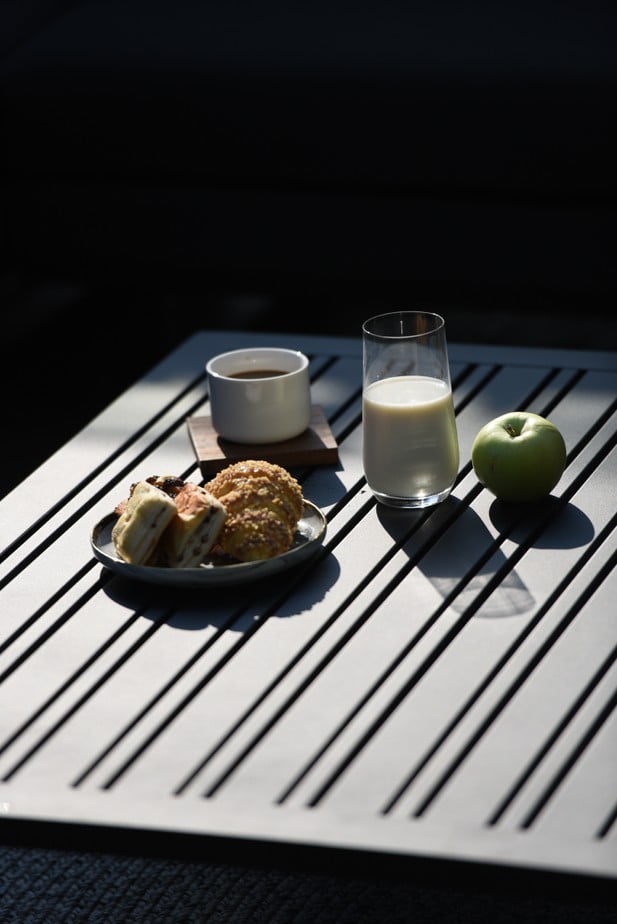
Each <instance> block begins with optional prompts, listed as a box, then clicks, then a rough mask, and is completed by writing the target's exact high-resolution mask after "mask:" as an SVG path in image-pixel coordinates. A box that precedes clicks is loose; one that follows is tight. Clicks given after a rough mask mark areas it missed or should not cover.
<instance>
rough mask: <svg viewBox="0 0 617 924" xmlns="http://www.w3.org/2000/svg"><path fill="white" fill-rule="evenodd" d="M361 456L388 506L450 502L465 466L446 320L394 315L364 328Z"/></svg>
mask: <svg viewBox="0 0 617 924" xmlns="http://www.w3.org/2000/svg"><path fill="white" fill-rule="evenodd" d="M362 341H363V354H364V355H363V391H362V444H363V446H362V454H363V462H364V473H365V475H366V480H367V482H368V486H369V488H370V489H371V491H372V492H373V494H374V495H375V497H376V498H377V500H378V501H381V502H382V503H384V504H389V505H390V506H393V507H429V506H431V505H432V504H438V503H440V501H443V500H445V499H446V497H447V496H448V495H449V493H450V491H451V490H452V486H453V485H454V481H455V479H456V475H457V472H458V465H459V450H458V437H457V432H456V421H455V418H454V405H453V402H452V390H451V383H450V367H449V364H448V349H447V343H446V328H445V323H444V319H443V318H442V317H440V316H439V315H438V314H432V313H431V312H426V311H395V312H391V313H389V314H381V315H378V316H377V317H374V318H369V320H368V321H365V322H364V324H363V326H362Z"/></svg>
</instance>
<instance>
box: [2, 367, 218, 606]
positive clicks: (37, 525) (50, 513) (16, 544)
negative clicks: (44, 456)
mask: <svg viewBox="0 0 617 924" xmlns="http://www.w3.org/2000/svg"><path fill="white" fill-rule="evenodd" d="M204 376H205V373H202V374H200V375H199V376H197V377H196V378H195V379H193V380H192V381H191V382H190V383H189V385H187V386H186V387H185V388H183V389H182V390H181V391H180V392H179V393H178V394H177V395H176V397H175V398H174V399H173V400H171V401H169V402H168V403H167V404H166V405H165V406H164V407H163V408H162V409H161V410H160V411H158V412H157V413H156V414H154V415H153V416H152V417H151V418H150V419H149V420H148V421H146V423H144V424H143V425H142V426H141V427H140V428H139V429H138V430H136V431H135V432H134V433H133V434H132V435H131V436H130V437H129V438H128V439H127V440H125V441H124V442H123V443H122V444H121V445H120V446H119V447H118V448H117V449H115V450H114V451H113V452H112V453H111V454H110V455H109V456H107V458H106V459H105V460H104V461H103V462H101V464H100V465H97V466H96V467H95V468H94V469H93V470H92V472H91V473H90V474H89V475H88V477H87V478H84V479H82V480H81V481H79V482H78V483H77V484H76V485H75V487H74V488H72V489H71V490H70V491H68V492H67V493H66V494H65V495H64V496H63V497H62V498H61V499H60V500H59V501H57V502H56V503H55V504H54V505H53V506H52V507H50V508H49V509H48V510H47V511H46V513H45V514H44V515H43V516H41V517H39V519H38V520H36V521H35V522H34V523H33V524H31V526H29V527H28V529H26V530H24V532H23V533H22V534H21V535H20V536H19V537H18V538H17V539H15V540H14V541H13V542H12V543H11V544H10V545H8V546H6V548H5V549H3V550H2V552H0V563H1V562H3V561H5V560H6V559H7V558H8V557H9V556H10V555H12V554H13V552H15V551H16V550H17V549H19V548H20V547H21V546H22V545H23V544H24V542H26V541H27V540H28V539H30V538H31V536H33V535H34V534H35V533H37V532H38V531H39V529H41V527H42V526H44V525H45V523H47V522H49V520H50V519H52V517H54V516H55V515H56V513H57V512H58V511H59V510H61V509H62V508H63V507H64V506H65V505H66V504H67V503H68V502H69V501H71V500H72V499H73V498H74V497H76V496H77V495H78V494H79V493H81V491H83V490H84V489H85V488H86V486H87V485H88V484H90V483H91V482H92V481H93V480H94V479H95V478H96V477H97V476H98V475H99V474H100V473H101V472H103V471H104V470H105V469H106V468H107V467H108V466H109V464H110V463H111V462H113V461H114V460H115V459H117V458H119V456H121V455H122V453H124V452H125V451H126V450H127V449H128V448H129V447H130V446H131V445H133V443H135V442H136V441H137V440H138V439H139V438H140V437H141V436H143V434H144V433H147V431H148V430H149V429H150V428H151V427H152V426H153V425H154V424H155V423H156V422H157V421H158V420H160V419H161V418H162V417H163V416H164V415H165V414H166V413H167V412H168V411H169V410H170V408H172V407H173V406H174V404H177V403H178V401H180V400H181V399H182V398H183V397H184V395H186V394H188V393H189V392H190V391H191V389H193V388H194V387H195V386H196V385H198V384H199V382H200V381H202V380H203V379H204ZM202 403H203V399H202V400H200V401H199V402H197V404H196V405H195V406H194V407H193V408H192V409H191V410H190V411H189V412H188V416H190V414H191V413H194V411H195V410H196V408H197V407H198V406H199V405H200V404H202ZM186 416H187V415H185V414H183V415H182V417H181V419H180V421H179V422H178V423H175V424H172V425H171V426H170V427H168V428H167V430H165V432H164V434H162V435H161V436H160V437H159V438H157V439H156V440H155V441H154V442H153V443H152V444H151V446H152V447H156V446H159V445H160V444H161V443H162V442H164V441H165V440H166V439H167V438H168V437H169V435H170V434H171V433H173V431H174V430H176V429H177V428H178V426H180V424H181V423H184V421H185V417H186ZM146 455H148V450H146V451H144V452H141V453H140V454H139V456H137V459H138V460H140V461H141V459H143V458H144V457H145V456H146ZM133 465H134V463H131V464H130V465H127V466H125V468H124V469H123V470H122V471H121V472H119V474H118V475H117V476H116V477H115V478H114V479H112V480H111V481H110V482H109V483H108V485H107V486H106V487H104V488H102V489H101V490H99V491H97V493H96V494H95V495H94V497H93V498H91V499H90V501H88V502H87V503H86V504H82V506H81V507H80V508H79V510H78V512H77V513H76V514H73V516H72V517H71V518H70V519H69V520H68V521H66V523H65V526H64V527H63V528H61V529H58V530H56V531H55V532H54V533H53V534H52V535H51V536H50V537H49V538H48V539H47V540H46V541H45V542H44V543H41V545H39V546H38V547H37V549H36V550H35V552H34V553H32V554H31V555H29V556H28V557H27V559H26V560H25V564H23V565H21V566H18V567H16V568H15V569H14V570H13V571H12V572H11V573H10V574H9V575H7V576H6V577H5V578H3V579H2V580H1V581H0V589H2V587H5V586H6V584H7V583H9V581H10V580H12V578H13V577H14V575H15V574H16V573H19V572H20V571H21V570H23V568H24V567H26V565H27V564H29V563H30V561H32V559H33V557H36V556H37V555H38V554H40V551H41V550H44V549H45V548H46V547H47V546H48V545H50V544H51V543H52V542H55V540H56V538H57V537H58V536H59V535H62V533H63V532H64V531H65V530H66V529H68V528H69V526H72V525H73V523H74V522H75V521H76V520H77V519H79V516H80V515H81V513H82V512H83V511H85V510H87V509H88V507H90V506H91V505H92V504H94V503H95V502H96V501H97V500H99V499H100V498H101V497H103V496H104V495H105V494H106V493H107V491H108V490H109V488H110V487H113V486H114V485H115V484H118V483H119V482H120V481H121V480H122V479H123V478H126V476H127V474H128V472H130V471H131V469H132V468H133ZM193 467H194V466H193Z"/></svg>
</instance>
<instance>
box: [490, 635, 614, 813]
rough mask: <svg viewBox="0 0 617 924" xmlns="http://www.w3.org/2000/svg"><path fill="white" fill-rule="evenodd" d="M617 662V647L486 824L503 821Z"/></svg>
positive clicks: (530, 761) (587, 684)
mask: <svg viewBox="0 0 617 924" xmlns="http://www.w3.org/2000/svg"><path fill="white" fill-rule="evenodd" d="M616 660H617V646H616V647H615V648H613V650H612V651H611V652H610V653H609V655H608V657H607V658H605V660H604V661H603V662H602V664H601V665H600V667H599V668H598V669H597V671H596V672H595V673H594V675H593V677H591V679H590V680H589V681H588V682H587V683H586V684H585V686H584V687H583V689H582V690H581V692H580V693H579V695H578V696H577V697H576V699H575V700H574V702H573V703H572V705H571V706H570V708H569V709H568V710H567V712H566V713H565V715H564V716H563V717H562V719H561V720H560V722H558V724H557V725H556V727H555V728H554V729H553V731H552V732H551V733H550V735H548V737H547V738H546V740H545V742H544V744H543V745H542V746H541V747H540V748H538V750H537V751H536V753H535V754H534V755H533V757H532V758H531V760H529V761H528V763H527V765H526V767H525V769H524V770H523V772H522V773H521V774H520V776H519V777H518V778H517V780H516V781H515V782H514V784H513V786H512V787H511V788H510V790H509V791H508V793H506V795H505V797H504V798H503V799H502V801H501V802H500V803H499V805H498V806H497V808H496V809H495V811H494V812H493V814H492V815H491V816H490V817H489V818H488V819H487V821H486V824H487V825H489V826H492V825H496V824H498V822H499V821H500V820H501V818H502V816H503V814H504V812H505V811H506V809H507V808H508V807H509V806H510V805H511V804H512V802H513V801H514V800H515V798H516V797H517V795H518V794H519V792H520V791H521V790H522V789H523V787H524V786H525V784H526V783H527V781H528V780H529V779H530V778H531V777H532V776H533V774H534V773H535V771H536V770H537V768H538V767H539V766H540V764H541V763H542V761H543V760H544V758H545V757H546V755H547V754H548V753H549V751H550V750H551V748H552V747H553V746H554V745H555V744H556V742H557V741H558V740H559V738H560V737H561V735H562V734H563V733H564V732H565V731H566V729H567V728H568V726H569V725H570V723H571V722H572V720H573V719H574V718H575V717H576V715H577V713H578V712H579V710H580V709H581V708H582V707H583V706H584V705H585V703H586V702H587V700H588V699H589V697H590V696H591V694H592V693H593V691H594V690H595V689H596V687H597V686H598V684H599V683H600V681H601V680H602V678H603V677H604V676H605V675H606V673H607V672H608V671H609V670H610V668H611V667H612V666H613V664H614V663H615V661H616Z"/></svg>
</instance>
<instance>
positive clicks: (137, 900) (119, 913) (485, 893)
mask: <svg viewBox="0 0 617 924" xmlns="http://www.w3.org/2000/svg"><path fill="white" fill-rule="evenodd" d="M456 878H457V881H456V882H455V883H452V881H450V876H449V873H448V872H445V873H444V874H443V876H442V877H441V878H440V877H439V876H436V875H435V874H433V875H431V876H430V878H428V880H423V879H422V878H421V876H419V875H414V873H413V868H412V870H411V872H410V874H409V875H408V876H405V875H404V874H403V873H399V874H398V875H396V876H393V875H388V874H386V873H385V872H383V873H381V874H380V873H379V872H375V873H372V872H370V871H367V870H366V869H364V870H360V871H358V872H356V873H354V872H353V871H350V870H347V869H337V868H336V866H334V867H331V868H329V869H327V870H324V869H315V868H312V867H310V866H309V868H308V869H306V870H302V869H299V868H291V869H290V868H285V867H282V866H272V865H261V866H258V865H244V864H236V863H234V862H233V861H229V860H227V861H225V862H216V861H200V860H197V859H187V858H184V859H173V858H163V857H147V856H137V855H126V856H122V855H120V854H113V853H98V852H91V851H88V850H59V849H53V848H40V847H23V846H5V847H2V848H0V882H1V883H2V886H1V888H2V895H1V897H0V920H1V921H2V922H3V924H60V922H71V924H73V922H74V924H86V922H87V924H132V922H139V924H144V922H148V924H150V922H159V921H160V922H164V924H176V922H177V924H180V922H182V924H184V922H186V924H189V922H190V924H193V922H196V924H200V922H204V924H205V922H209V924H210V922H212V924H214V922H233V924H255V922H272V924H347V922H348V924H356V922H358V924H359V922H394V924H397V922H414V924H425V922H426V924H428V922H431V924H433V922H434V924H460V922H476V921H477V922H482V924H487V922H491V924H527V922H529V924H532V922H533V924H536V922H544V924H587V922H588V924H614V922H615V919H616V908H617V905H616V904H615V894H614V891H612V890H608V891H607V890H606V889H605V888H604V887H603V885H602V884H598V883H595V884H594V883H588V882H586V881H585V882H584V883H583V884H581V885H580V886H578V888H577V890H574V889H573V888H572V887H571V885H570V886H568V887H567V888H565V889H564V891H563V893H562V894H559V893H560V889H561V887H560V886H559V885H556V884H555V883H554V882H552V883H551V885H550V886H548V887H547V889H546V890H545V889H544V887H543V884H542V882H541V881H540V882H538V881H535V882H533V883H532V884H524V883H521V882H520V881H517V882H516V883H515V884H513V883H509V882H508V881H507V880H503V881H502V879H501V877H497V879H496V881H495V882H492V881H491V877H490V874H489V875H488V877H485V880H484V881H483V882H482V881H481V882H477V881H475V879H474V878H473V877H472V879H471V880H470V881H469V882H467V883H465V882H461V881H460V877H458V876H457V877H456Z"/></svg>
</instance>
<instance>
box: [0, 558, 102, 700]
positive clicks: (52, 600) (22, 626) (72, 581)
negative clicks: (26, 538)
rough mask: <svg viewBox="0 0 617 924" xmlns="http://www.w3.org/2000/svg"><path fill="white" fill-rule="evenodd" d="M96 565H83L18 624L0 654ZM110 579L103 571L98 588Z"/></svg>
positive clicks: (5, 641)
mask: <svg viewBox="0 0 617 924" xmlns="http://www.w3.org/2000/svg"><path fill="white" fill-rule="evenodd" d="M96 564H97V562H96V560H95V559H94V558H93V559H92V560H91V561H89V562H87V563H86V564H85V565H83V567H81V568H80V569H79V571H76V572H75V574H74V575H73V577H72V578H70V579H69V580H68V581H65V583H64V584H63V585H62V586H61V587H59V588H58V590H56V591H55V593H53V594H52V595H51V597H48V598H47V600H46V601H45V603H44V604H43V606H40V607H39V608H38V610H36V611H35V612H34V613H33V614H32V616H28V618H27V619H25V620H24V621H23V622H22V623H20V625H19V628H17V629H15V631H14V632H12V633H11V634H10V635H9V636H7V638H6V639H5V640H4V641H3V642H2V643H1V644H0V654H2V653H3V652H5V651H6V650H7V649H8V648H10V647H11V645H12V644H13V643H14V642H16V641H17V639H18V638H20V637H21V636H22V635H23V634H24V632H27V630H28V629H29V628H30V627H31V626H33V625H34V623H35V622H37V621H38V620H39V619H40V618H41V616H44V615H45V613H47V612H48V610H50V609H51V607H52V606H54V605H55V604H56V603H57V602H58V601H59V600H61V599H62V597H63V596H64V595H65V594H66V593H68V591H69V590H70V589H71V588H72V587H74V586H75V584H77V583H79V581H81V579H82V578H83V577H85V575H86V574H87V573H88V572H89V571H92V569H93V568H95V567H96ZM111 577H112V574H111V571H105V572H104V573H103V574H101V575H100V577H99V579H98V580H99V586H100V587H104V586H105V584H106V583H107V581H109V580H110V579H111ZM3 679H4V675H0V683H2V681H3Z"/></svg>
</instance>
